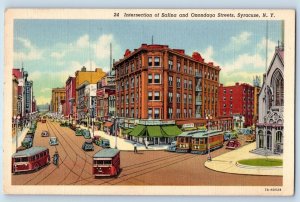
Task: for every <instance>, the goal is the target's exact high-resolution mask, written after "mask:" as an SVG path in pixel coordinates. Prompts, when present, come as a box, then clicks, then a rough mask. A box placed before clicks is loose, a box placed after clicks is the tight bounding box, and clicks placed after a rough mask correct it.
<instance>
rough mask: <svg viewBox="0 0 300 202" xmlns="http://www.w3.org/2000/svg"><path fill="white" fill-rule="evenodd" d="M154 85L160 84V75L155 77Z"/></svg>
mask: <svg viewBox="0 0 300 202" xmlns="http://www.w3.org/2000/svg"><path fill="white" fill-rule="evenodd" d="M154 83H160V74H155V75H154Z"/></svg>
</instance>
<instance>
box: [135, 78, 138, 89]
mask: <svg viewBox="0 0 300 202" xmlns="http://www.w3.org/2000/svg"><path fill="white" fill-rule="evenodd" d="M135 85H136V87H138V86H139V77H138V76H137V77H136V78H135Z"/></svg>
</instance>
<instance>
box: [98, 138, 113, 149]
mask: <svg viewBox="0 0 300 202" xmlns="http://www.w3.org/2000/svg"><path fill="white" fill-rule="evenodd" d="M95 144H96V145H98V146H100V147H103V148H110V142H109V140H108V139H99V140H97V141H96V142H95Z"/></svg>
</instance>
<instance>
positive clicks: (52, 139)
mask: <svg viewBox="0 0 300 202" xmlns="http://www.w3.org/2000/svg"><path fill="white" fill-rule="evenodd" d="M49 144H50V146H55V145H58V139H57V137H50V139H49Z"/></svg>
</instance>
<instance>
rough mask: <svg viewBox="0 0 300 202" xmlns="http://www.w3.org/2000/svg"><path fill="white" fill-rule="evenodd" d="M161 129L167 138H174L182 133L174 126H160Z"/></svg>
mask: <svg viewBox="0 0 300 202" xmlns="http://www.w3.org/2000/svg"><path fill="white" fill-rule="evenodd" d="M161 128H162V130H163V132H164V133H165V134H166V135H167V136H170V137H175V136H177V135H180V134H181V133H182V131H181V130H180V129H179V128H178V127H177V126H176V125H171V126H162V127H161Z"/></svg>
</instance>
